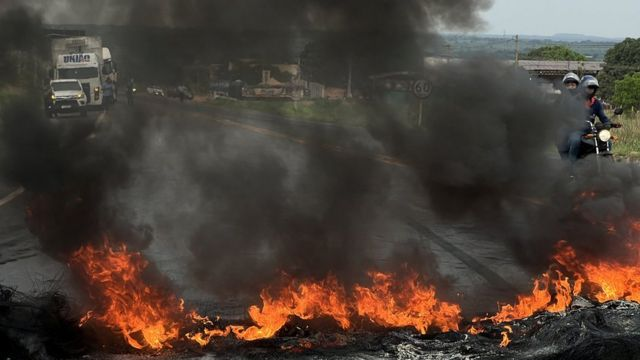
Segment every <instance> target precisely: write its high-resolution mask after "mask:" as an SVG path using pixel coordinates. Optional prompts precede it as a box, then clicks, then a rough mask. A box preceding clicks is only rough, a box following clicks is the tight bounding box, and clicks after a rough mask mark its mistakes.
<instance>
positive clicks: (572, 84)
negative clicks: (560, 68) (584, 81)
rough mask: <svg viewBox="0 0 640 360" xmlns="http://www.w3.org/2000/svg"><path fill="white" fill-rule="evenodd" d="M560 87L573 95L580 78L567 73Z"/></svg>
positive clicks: (574, 74)
mask: <svg viewBox="0 0 640 360" xmlns="http://www.w3.org/2000/svg"><path fill="white" fill-rule="evenodd" d="M562 85H564V89H565V91H566V92H567V93H569V94H571V95H575V93H576V91H577V89H578V85H580V77H579V76H578V75H577V74H576V73H573V72H570V73H567V74H566V75H565V76H564V78H563V79H562Z"/></svg>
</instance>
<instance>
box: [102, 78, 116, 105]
mask: <svg viewBox="0 0 640 360" xmlns="http://www.w3.org/2000/svg"><path fill="white" fill-rule="evenodd" d="M113 92H114V86H113V80H111V77H107V81H105V82H104V84H102V106H104V111H108V110H109V107H111V105H112V104H113Z"/></svg>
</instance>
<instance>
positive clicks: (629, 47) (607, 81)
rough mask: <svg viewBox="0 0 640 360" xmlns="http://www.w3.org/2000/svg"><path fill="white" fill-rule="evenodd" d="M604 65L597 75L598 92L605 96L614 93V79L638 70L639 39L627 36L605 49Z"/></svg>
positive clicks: (639, 62) (610, 95)
mask: <svg viewBox="0 0 640 360" xmlns="http://www.w3.org/2000/svg"><path fill="white" fill-rule="evenodd" d="M604 61H605V66H604V69H603V70H602V72H600V74H599V75H598V79H599V80H600V86H601V89H600V93H601V94H602V96H603V97H605V98H611V97H612V96H613V94H614V90H615V86H616V81H617V80H622V79H623V78H624V77H625V76H627V75H628V74H632V73H635V72H638V71H640V39H631V38H627V39H625V40H624V41H623V42H621V43H618V44H616V46H614V47H613V48H611V49H609V51H607V54H606V55H605V57H604Z"/></svg>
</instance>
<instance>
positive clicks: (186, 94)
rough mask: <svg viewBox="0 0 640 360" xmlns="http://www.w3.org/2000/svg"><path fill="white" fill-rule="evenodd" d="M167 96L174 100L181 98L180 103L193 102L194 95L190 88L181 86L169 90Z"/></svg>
mask: <svg viewBox="0 0 640 360" xmlns="http://www.w3.org/2000/svg"><path fill="white" fill-rule="evenodd" d="M167 96H168V97H173V98H179V99H180V101H184V100H193V93H192V92H191V90H190V89H189V88H188V87H186V86H184V85H180V86H177V87H175V88H169V89H168V90H167Z"/></svg>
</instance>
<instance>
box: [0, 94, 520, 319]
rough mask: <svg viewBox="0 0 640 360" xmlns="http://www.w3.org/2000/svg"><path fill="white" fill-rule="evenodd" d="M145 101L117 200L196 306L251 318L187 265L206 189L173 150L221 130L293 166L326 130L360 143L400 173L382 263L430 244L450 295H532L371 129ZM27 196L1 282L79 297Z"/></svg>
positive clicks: (7, 228) (465, 301)
mask: <svg viewBox="0 0 640 360" xmlns="http://www.w3.org/2000/svg"><path fill="white" fill-rule="evenodd" d="M136 101H137V103H136V105H135V106H136V107H139V109H142V110H144V113H146V114H147V116H150V118H151V119H153V122H152V124H151V125H150V126H149V128H148V129H147V130H146V131H145V135H144V138H143V139H140V141H141V142H142V143H143V144H144V146H145V149H144V151H143V153H142V155H141V157H140V158H139V159H136V160H134V161H135V164H134V168H135V169H136V170H135V176H134V179H133V180H132V181H131V183H130V184H129V186H128V187H127V188H124V189H121V190H119V191H118V192H117V193H114V194H113V200H114V201H119V202H125V203H127V208H128V209H130V211H131V212H132V214H131V218H132V219H134V220H135V221H136V222H140V223H148V224H150V225H151V226H152V227H153V228H154V232H155V240H154V242H153V243H152V244H151V246H150V247H149V248H148V249H147V250H146V251H145V254H146V255H147V256H148V257H149V258H151V259H152V260H153V261H154V262H155V263H156V264H157V266H158V267H159V269H160V270H161V271H162V272H164V273H165V274H167V276H169V277H170V278H171V279H172V280H174V282H175V283H176V284H179V285H178V291H179V292H180V295H181V296H183V297H184V298H185V300H186V301H187V302H189V303H190V304H193V305H195V306H197V307H199V308H200V309H203V310H204V311H215V312H216V313H218V314H220V315H222V316H223V317H230V318H233V317H244V316H245V314H246V312H245V309H244V308H243V307H242V306H239V305H238V303H237V302H236V301H235V300H234V299H229V298H221V297H216V294H212V293H211V292H205V291H202V290H198V289H197V287H196V286H195V285H193V284H192V282H191V281H190V275H189V273H188V270H187V268H188V267H187V266H186V263H187V262H188V261H189V258H190V252H189V250H188V243H187V241H188V235H189V234H190V232H192V231H193V229H194V228H195V226H197V224H196V223H195V221H194V220H193V219H194V218H197V216H196V214H194V211H197V204H198V201H199V193H198V192H197V191H195V190H194V189H193V187H192V186H191V184H189V183H186V182H185V181H184V179H183V177H182V176H181V168H180V166H181V165H180V164H181V162H182V161H183V159H181V158H180V156H179V155H178V154H176V153H175V151H173V150H174V149H173V146H175V144H176V141H179V140H180V139H181V138H180V137H183V138H184V139H183V140H181V141H191V140H189V139H202V138H203V137H205V138H206V137H207V136H210V135H211V136H213V135H212V134H215V133H220V132H223V133H224V135H225V136H224V142H223V146H224V147H225V149H224V150H225V151H229V152H234V151H241V150H242V148H244V147H246V146H255V145H256V144H259V145H260V146H266V147H269V148H271V149H273V150H274V151H276V152H277V153H279V154H281V155H282V156H283V157H285V158H287V159H288V162H290V163H291V164H294V165H292V166H293V167H294V168H295V164H296V163H298V162H299V161H301V159H300V156H299V155H298V154H299V153H301V152H302V150H303V147H305V146H318V145H317V144H311V143H310V142H309V141H308V139H309V137H310V136H312V135H313V134H317V133H318V132H325V133H326V134H329V135H331V134H336V136H335V137H331V136H328V137H326V138H330V139H331V142H330V143H326V144H321V145H320V146H321V147H322V150H323V151H337V152H346V153H349V152H350V151H352V150H351V149H350V146H349V143H350V142H351V141H353V140H354V139H357V140H358V142H360V143H366V144H368V145H367V146H370V149H371V150H372V151H371V153H374V154H375V155H374V156H373V157H374V158H375V159H376V161H380V163H381V164H383V165H384V166H385V167H388V170H389V173H390V174H392V181H391V185H390V186H391V189H390V194H391V196H390V198H391V201H390V206H389V208H388V213H387V216H388V217H389V221H386V222H385V224H384V226H380V228H379V229H378V228H376V229H375V231H376V234H377V235H376V236H375V246H373V247H372V249H371V251H373V252H374V253H375V254H378V255H379V259H380V261H384V258H385V254H388V253H389V252H391V251H393V250H394V249H398V248H400V247H403V246H407V240H408V239H419V240H420V243H421V244H422V246H424V247H425V248H427V249H430V251H431V252H433V254H434V255H435V256H434V259H435V261H436V262H437V268H438V270H439V272H440V274H441V275H442V276H444V277H446V278H448V279H449V286H448V287H447V288H446V289H443V291H445V292H447V293H448V295H449V297H455V298H457V300H458V302H459V303H460V304H461V305H462V307H463V309H478V308H484V309H490V308H492V307H494V304H495V302H496V301H497V300H508V295H509V294H513V289H517V290H520V291H525V290H527V289H528V287H529V286H530V285H529V280H530V277H531V275H530V274H527V273H526V272H525V271H524V270H523V269H521V268H520V267H519V266H518V265H517V263H516V261H515V260H514V259H513V256H512V254H511V253H510V251H509V250H508V249H507V248H506V247H505V246H504V245H503V244H500V243H497V242H496V241H494V240H493V239H492V238H491V236H490V235H489V234H487V233H486V232H485V231H484V230H483V229H482V228H481V227H479V226H477V225H476V224H474V223H471V222H461V223H449V222H446V221H443V220H441V219H439V218H438V217H437V216H435V214H433V212H432V211H430V209H429V208H428V205H427V204H428V203H427V201H426V200H425V199H424V198H422V197H417V196H415V178H414V177H413V175H412V173H411V171H410V170H409V169H408V168H407V167H406V166H403V165H402V163H401V161H399V160H398V159H393V158H389V157H386V156H384V151H383V149H382V146H381V145H380V144H378V143H377V142H376V141H375V140H374V139H372V138H371V137H370V136H369V135H368V133H367V132H366V131H365V130H363V129H358V128H350V129H342V128H340V129H337V128H336V127H335V126H333V125H323V124H316V123H308V122H303V121H296V120H291V119H285V118H282V117H278V116H274V115H268V114H262V113H258V112H253V111H231V110H225V109H216V108H211V107H209V106H207V105H203V104H194V103H180V102H178V101H175V100H172V99H165V98H154V97H150V96H146V95H140V96H138V98H137V99H136ZM129 111H132V107H129V106H127V105H126V104H118V105H116V106H115V108H114V109H112V111H111V112H110V114H109V116H107V120H108V119H109V118H110V117H112V118H116V117H118V116H121V115H122V114H125V113H126V112H129ZM99 115H100V113H91V114H90V115H89V119H84V120H77V119H76V120H77V121H81V122H82V123H83V124H84V125H82V126H81V128H82V129H81V130H77V131H76V132H74V131H69V132H66V133H65V136H67V137H68V138H67V140H66V141H71V142H73V141H82V139H83V138H84V137H86V136H92V131H91V130H92V126H93V124H94V123H95V122H96V121H97V120H98V116H99ZM76 120H71V121H76ZM87 120H88V121H87ZM103 120H104V119H102V120H101V121H103ZM58 121H65V120H64V119H59V120H58ZM86 124H90V126H88V127H87V125H86ZM193 124H197V126H194V125H193ZM191 128H192V129H191ZM172 129H181V130H180V131H178V132H176V131H173V130H172ZM177 138H178V139H177ZM205 143H206V142H205ZM203 144H204V143H203ZM217 146H220V145H217ZM202 151H203V152H206V151H211V148H210V147H208V146H203V148H202ZM193 156H198V154H193ZM150 179H153V181H150ZM18 186H19V185H18V184H13V185H9V184H1V185H0V199H2V198H3V197H4V196H5V195H10V194H12V193H13V192H14V191H15V190H16V189H17V188H18ZM27 197H28V193H24V194H18V195H16V194H15V193H14V194H13V196H11V197H9V198H6V199H5V201H3V200H0V219H2V220H1V221H0V283H1V284H3V285H5V286H11V287H15V288H17V289H18V290H20V291H23V292H31V291H39V290H43V289H49V288H59V289H63V290H64V291H67V292H70V293H72V294H73V290H70V289H72V287H71V286H70V285H69V284H68V278H69V274H68V271H69V270H68V269H67V267H66V265H65V264H62V263H60V262H58V261H56V260H54V259H52V258H50V257H49V256H47V255H45V254H43V253H42V251H41V250H40V245H39V242H38V240H37V239H36V238H34V236H33V235H31V234H30V232H29V231H28V229H26V226H25V222H24V211H25V202H26V200H25V199H26V198H27ZM175 224H180V226H174V225H175ZM363 271H364V270H363ZM467 294H473V296H467Z"/></svg>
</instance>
